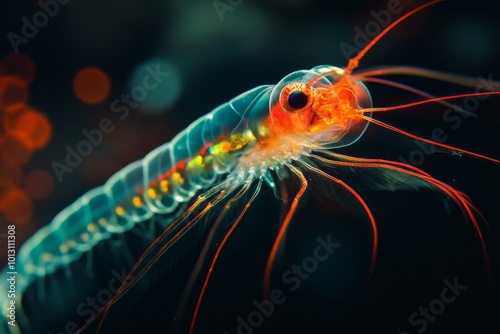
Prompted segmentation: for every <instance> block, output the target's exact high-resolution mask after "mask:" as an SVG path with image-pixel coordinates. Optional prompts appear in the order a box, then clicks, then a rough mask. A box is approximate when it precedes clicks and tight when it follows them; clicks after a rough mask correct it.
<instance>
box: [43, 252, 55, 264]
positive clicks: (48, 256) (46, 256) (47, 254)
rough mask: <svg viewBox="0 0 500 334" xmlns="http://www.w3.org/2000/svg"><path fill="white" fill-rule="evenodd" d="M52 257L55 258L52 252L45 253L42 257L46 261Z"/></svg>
mask: <svg viewBox="0 0 500 334" xmlns="http://www.w3.org/2000/svg"><path fill="white" fill-rule="evenodd" d="M52 258H53V256H52V254H50V253H43V255H42V259H43V260H44V261H45V262H49V261H50V260H52Z"/></svg>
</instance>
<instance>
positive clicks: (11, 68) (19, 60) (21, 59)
mask: <svg viewBox="0 0 500 334" xmlns="http://www.w3.org/2000/svg"><path fill="white" fill-rule="evenodd" d="M35 73H36V67H35V63H34V61H33V59H31V57H30V56H28V55H27V54H25V53H22V52H20V53H9V54H7V55H5V56H4V57H3V58H2V59H0V76H9V75H13V76H16V77H18V78H20V79H22V80H23V81H24V82H25V83H26V84H30V83H31V82H32V81H33V79H34V78H35Z"/></svg>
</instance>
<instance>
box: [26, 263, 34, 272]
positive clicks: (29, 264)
mask: <svg viewBox="0 0 500 334" xmlns="http://www.w3.org/2000/svg"><path fill="white" fill-rule="evenodd" d="M24 270H25V271H26V272H27V273H32V272H34V271H35V266H34V265H32V264H31V263H28V264H27V265H25V266H24Z"/></svg>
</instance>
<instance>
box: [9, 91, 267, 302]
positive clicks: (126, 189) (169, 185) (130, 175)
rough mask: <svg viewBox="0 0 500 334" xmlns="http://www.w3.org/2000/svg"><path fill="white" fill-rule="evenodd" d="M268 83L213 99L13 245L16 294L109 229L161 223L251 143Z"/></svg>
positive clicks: (171, 218)
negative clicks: (166, 138) (219, 101)
mask: <svg viewBox="0 0 500 334" xmlns="http://www.w3.org/2000/svg"><path fill="white" fill-rule="evenodd" d="M271 88H272V87H271V86H261V87H257V88H255V89H253V90H250V91H248V92H246V93H244V94H242V95H240V96H238V97H236V98H234V99H233V100H231V101H229V102H228V103H225V104H223V105H221V106H219V107H218V108H216V109H214V110H213V111H212V112H210V113H209V114H207V115H205V116H203V117H202V118H200V119H198V120H197V121H195V122H194V123H192V124H191V125H190V126H189V127H188V128H187V129H185V130H184V131H182V132H181V133H179V134H178V135H177V136H176V137H174V138H173V140H172V141H171V142H169V143H167V144H164V145H162V146H160V147H158V148H156V149H155V150H153V151H152V152H150V153H149V154H148V155H147V156H146V157H145V158H144V159H142V160H139V161H136V162H133V163H131V164H130V165H128V166H126V167H125V168H123V169H122V170H120V171H118V172H117V173H116V174H114V175H113V176H112V177H111V178H110V179H109V180H108V181H107V182H106V183H105V184H104V185H103V186H101V187H98V188H95V189H92V190H90V191H89V192H87V193H86V194H84V195H83V196H82V197H80V198H79V199H77V200H76V201H75V202H74V203H73V204H71V205H70V206H69V207H67V208H66V209H64V210H63V211H62V212H61V213H59V214H58V215H57V216H56V217H55V218H54V219H53V221H52V222H51V223H50V224H49V225H47V226H45V227H43V228H42V229H41V230H40V231H38V232H37V233H36V234H35V235H34V236H33V237H32V238H30V239H29V240H28V241H27V242H26V243H25V244H24V245H23V246H22V248H21V250H20V252H19V256H18V267H20V268H19V270H18V277H19V279H18V285H17V289H18V292H19V295H21V296H22V293H23V292H24V291H25V289H26V288H27V287H28V286H29V285H30V284H31V283H32V282H33V281H35V280H36V279H37V278H42V279H43V277H45V276H47V275H49V274H51V273H53V272H55V271H56V270H57V269H58V268H61V267H64V266H68V265H69V264H70V263H72V262H74V261H76V260H77V259H78V258H80V257H81V256H82V254H84V253H86V252H88V251H90V250H92V249H93V248H94V247H95V246H96V245H97V244H98V243H99V242H101V241H102V240H106V239H109V238H111V236H112V235H113V234H123V233H125V232H127V231H128V230H131V229H132V228H133V227H134V226H136V225H137V224H138V223H141V222H146V221H149V220H150V219H152V217H153V216H161V217H162V218H161V219H160V220H158V219H157V220H156V222H158V221H161V225H162V227H163V228H166V227H167V226H168V225H169V224H170V223H171V222H173V221H174V220H175V219H176V218H177V216H178V215H179V214H180V213H181V212H182V210H179V206H180V205H181V204H182V203H187V202H190V201H191V200H192V199H193V196H195V195H196V194H197V193H198V192H199V191H200V190H202V189H205V188H207V187H209V186H211V185H212V184H214V182H215V181H217V180H218V179H220V178H221V176H222V175H224V174H228V173H230V172H231V170H232V168H233V167H234V165H235V163H236V162H237V159H238V157H239V154H241V153H242V152H243V151H244V150H245V149H246V148H247V147H250V146H251V145H253V144H254V142H255V140H256V138H255V136H254V135H253V133H252V131H251V129H250V125H249V124H250V123H251V122H250V120H249V117H250V116H249V115H250V113H251V112H252V111H255V109H256V108H258V109H265V110H259V111H258V115H261V114H263V113H264V111H265V112H266V113H267V106H268V101H269V94H270V89H271ZM1 284H2V286H1V288H2V289H5V283H4V282H2V283H1ZM2 306H3V305H2Z"/></svg>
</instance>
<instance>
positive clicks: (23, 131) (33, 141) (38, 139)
mask: <svg viewBox="0 0 500 334" xmlns="http://www.w3.org/2000/svg"><path fill="white" fill-rule="evenodd" d="M14 131H15V132H16V134H17V136H18V138H21V139H22V140H23V141H24V142H25V143H26V145H27V146H28V147H30V148H31V149H34V150H35V149H40V148H42V147H44V146H45V145H47V143H48V142H49V139H50V137H51V134H52V127H51V125H50V121H49V120H48V118H47V117H46V116H45V115H44V114H42V113H40V112H38V111H35V110H28V111H26V112H24V113H22V114H21V115H20V116H19V117H18V118H17V119H16V122H15V130H14Z"/></svg>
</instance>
